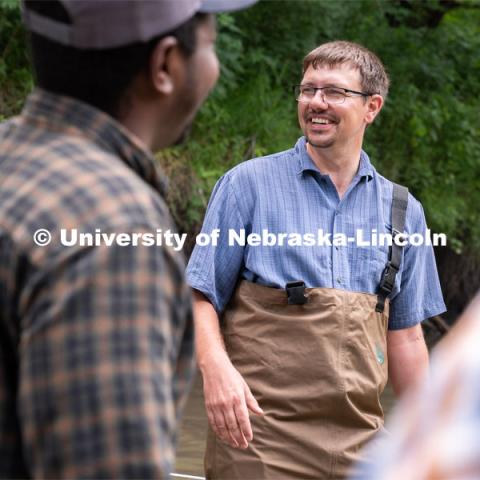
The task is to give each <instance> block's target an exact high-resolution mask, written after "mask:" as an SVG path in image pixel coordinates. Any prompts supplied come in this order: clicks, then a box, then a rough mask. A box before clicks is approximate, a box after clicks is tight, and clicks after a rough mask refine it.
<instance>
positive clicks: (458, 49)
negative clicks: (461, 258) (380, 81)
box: [181, 0, 480, 251]
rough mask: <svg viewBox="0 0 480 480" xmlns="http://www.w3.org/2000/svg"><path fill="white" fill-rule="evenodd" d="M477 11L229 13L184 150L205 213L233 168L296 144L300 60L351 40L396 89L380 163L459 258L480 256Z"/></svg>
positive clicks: (322, 6) (378, 137)
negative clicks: (214, 69)
mask: <svg viewBox="0 0 480 480" xmlns="http://www.w3.org/2000/svg"><path fill="white" fill-rule="evenodd" d="M478 6H479V5H478V4H475V2H471V1H468V0H467V1H458V2H456V4H454V2H451V4H450V7H448V6H447V5H446V4H445V3H444V2H439V1H436V0H430V1H428V2H399V1H388V2H387V1H382V2H377V1H371V0H361V1H355V2H346V1H343V2H331V1H321V0H320V1H304V2H296V1H282V2H275V1H268V2H267V1H265V2H260V3H259V4H257V6H255V7H254V8H251V9H249V10H246V11H243V12H240V13H238V14H234V15H224V16H223V18H222V19H221V21H220V43H219V56H220V58H221V60H222V62H223V68H224V76H223V78H222V80H221V81H220V85H219V87H218V89H217V91H216V92H215V94H214V95H213V96H212V97H211V98H210V99H209V100H208V102H207V104H206V105H205V107H204V109H203V110H202V113H201V115H200V116H199V118H198V119H197V122H196V126H195V130H194V132H193V138H192V141H191V142H190V143H189V144H188V145H187V146H186V147H182V149H181V151H182V155H181V156H182V157H183V159H184V160H185V161H188V162H190V164H191V165H192V167H193V169H194V171H195V172H196V175H197V180H196V182H195V185H196V188H198V190H195V189H193V190H192V196H194V197H196V203H195V205H196V206H198V205H203V206H205V205H206V202H207V199H208V194H207V192H209V191H210V190H211V188H212V187H213V184H214V182H215V180H216V179H217V178H218V177H220V176H221V175H222V174H223V173H224V172H225V171H226V170H227V169H228V168H230V167H231V166H232V165H234V164H236V163H238V162H241V161H243V160H245V159H246V158H248V157H250V156H256V155H261V154H268V153H273V152H275V151H278V150H282V149H286V148H289V147H290V146H292V145H293V143H294V142H295V140H296V139H297V137H298V136H299V135H300V131H299V128H298V125H297V121H296V106H295V102H294V101H293V98H292V95H291V91H290V89H289V86H290V85H292V84H294V83H296V82H297V81H298V80H299V78H300V74H301V64H302V59H303V57H304V55H305V54H306V53H308V52H309V51H310V50H311V49H313V48H314V47H315V46H317V45H319V44H321V43H323V42H325V41H330V40H335V39H346V40H351V41H355V42H359V43H361V44H363V45H365V46H366V47H368V48H370V49H372V50H373V51H375V52H376V53H377V54H378V55H379V56H380V58H381V59H382V60H383V62H384V64H385V65H386V66H387V69H388V71H389V74H390V77H391V81H392V86H391V91H390V95H389V98H388V100H387V104H386V106H385V108H384V110H383V111H382V113H381V115H380V116H379V118H378V119H377V120H376V123H375V125H373V126H372V127H371V128H369V129H368V132H367V135H366V141H365V150H366V151H367V152H368V153H369V154H370V157H371V159H372V161H373V163H374V164H375V165H376V167H377V169H378V170H379V171H380V173H382V174H384V175H385V176H387V177H388V178H390V179H391V180H394V181H397V182H401V183H403V184H405V185H408V186H409V188H410V190H411V191H412V192H413V193H414V195H415V196H416V197H417V198H418V199H419V200H420V201H422V203H423V205H424V207H425V212H426V215H427V220H428V223H429V225H430V226H431V228H432V229H434V230H436V231H442V232H445V233H447V234H448V236H449V241H450V244H451V245H452V246H454V247H455V249H456V250H458V251H460V250H461V249H462V247H463V246H468V247H471V248H475V249H477V250H478V251H480V221H479V215H478V205H479V204H480V188H479V187H480V184H479V182H480V124H479V121H480V115H479V114H478V112H479V111H480V102H479V99H480V55H479V53H478V52H480V31H479V29H480V27H479V26H480V9H479V8H478ZM452 7H455V8H452ZM449 8H450V9H449ZM185 201H186V200H185ZM201 216H202V215H201V214H200V215H198V217H199V218H201ZM194 227H195V225H193V224H190V225H189V226H188V228H190V229H191V228H194ZM197 227H198V224H197Z"/></svg>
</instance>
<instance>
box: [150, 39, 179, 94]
mask: <svg viewBox="0 0 480 480" xmlns="http://www.w3.org/2000/svg"><path fill="white" fill-rule="evenodd" d="M178 50H179V49H178V40H177V39H176V38H175V37H172V36H169V37H165V38H162V39H161V40H160V41H159V42H158V43H157V44H156V46H155V48H154V49H153V52H152V54H151V56H150V72H149V73H150V80H151V82H152V86H153V88H154V89H155V90H156V91H157V92H158V93H162V94H164V95H169V94H171V93H172V92H173V90H174V88H175V65H174V63H175V61H176V58H175V57H176V56H177V55H176V54H177V53H178Z"/></svg>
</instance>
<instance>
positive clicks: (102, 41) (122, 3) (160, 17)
mask: <svg viewBox="0 0 480 480" xmlns="http://www.w3.org/2000/svg"><path fill="white" fill-rule="evenodd" d="M59 1H60V3H61V4H62V5H63V6H64V8H65V9H66V11H67V13H68V15H69V17H70V20H71V24H67V23H63V22H59V21H57V20H54V19H52V18H49V17H46V16H45V15H41V14H39V13H37V12H35V11H33V10H31V9H30V8H28V5H27V4H25V2H24V1H22V15H23V21H24V23H25V25H26V27H27V29H28V30H30V31H32V32H35V33H37V34H38V35H41V36H43V37H46V38H48V39H50V40H53V41H54V42H57V43H60V44H62V45H66V46H70V47H74V48H78V49H99V50H103V49H108V48H116V47H121V46H125V45H129V44H132V43H137V42H147V41H148V40H150V39H152V38H154V37H156V36H158V35H161V34H163V33H168V32H169V31H172V30H174V29H175V28H176V27H178V26H180V25H181V24H182V23H184V22H186V21H187V20H188V19H189V18H191V17H193V16H194V15H195V14H196V13H197V12H204V13H221V12H232V11H235V10H241V9H243V8H246V7H248V6H250V5H253V4H254V3H256V2H257V1H258V0H59Z"/></svg>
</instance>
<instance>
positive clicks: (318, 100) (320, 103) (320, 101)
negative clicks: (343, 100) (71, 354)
mask: <svg viewBox="0 0 480 480" xmlns="http://www.w3.org/2000/svg"><path fill="white" fill-rule="evenodd" d="M312 105H313V106H315V107H317V108H323V109H326V108H328V103H327V102H326V101H325V95H324V93H323V90H317V91H316V92H315V95H314V96H313V98H312V99H311V100H310V106H312Z"/></svg>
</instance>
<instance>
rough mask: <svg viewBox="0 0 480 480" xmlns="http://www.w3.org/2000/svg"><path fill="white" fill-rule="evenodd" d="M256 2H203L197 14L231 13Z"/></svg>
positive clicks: (248, 0)
mask: <svg viewBox="0 0 480 480" xmlns="http://www.w3.org/2000/svg"><path fill="white" fill-rule="evenodd" d="M257 2H258V0H203V1H202V4H201V7H200V8H199V10H198V11H199V12H203V13H222V12H233V11H235V10H242V9H243V8H247V7H250V6H251V5H253V4H254V3H257Z"/></svg>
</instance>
